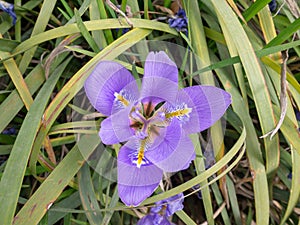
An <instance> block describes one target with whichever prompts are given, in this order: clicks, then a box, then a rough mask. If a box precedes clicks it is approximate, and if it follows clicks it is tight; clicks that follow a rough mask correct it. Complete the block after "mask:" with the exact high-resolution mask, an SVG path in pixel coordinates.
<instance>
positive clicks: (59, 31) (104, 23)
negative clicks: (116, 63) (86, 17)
mask: <svg viewBox="0 0 300 225" xmlns="http://www.w3.org/2000/svg"><path fill="white" fill-rule="evenodd" d="M131 21H132V22H133V26H134V27H136V28H144V29H151V30H159V31H164V32H167V33H170V34H173V35H175V36H177V35H178V33H177V32H176V30H174V29H172V28H170V27H169V25H168V24H165V23H161V22H157V21H153V20H143V19H134V18H132V19H131ZM84 25H85V27H86V28H87V29H88V31H95V30H104V29H118V28H129V25H127V24H126V23H124V24H120V21H119V20H118V19H103V20H93V21H87V22H84ZM78 32H80V31H79V29H78V27H77V25H76V24H68V25H65V26H62V27H58V28H54V29H52V30H49V31H45V32H43V33H40V34H37V35H35V36H33V37H31V38H29V39H27V40H25V41H23V42H22V43H21V44H20V45H18V47H17V48H16V49H15V50H14V51H13V53H12V56H11V57H13V56H15V55H18V54H21V53H23V52H24V51H26V50H28V49H30V48H32V47H34V46H36V45H38V44H41V43H43V42H45V41H49V40H52V39H55V38H58V37H63V36H67V35H70V34H74V33H78ZM0 62H1V61H0Z"/></svg>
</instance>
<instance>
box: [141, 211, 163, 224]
mask: <svg viewBox="0 0 300 225" xmlns="http://www.w3.org/2000/svg"><path fill="white" fill-rule="evenodd" d="M157 216H159V215H157V214H149V215H146V216H144V217H143V218H141V219H140V220H139V221H138V222H137V224H136V225H157V223H155V222H154V221H155V220H156V217H157Z"/></svg>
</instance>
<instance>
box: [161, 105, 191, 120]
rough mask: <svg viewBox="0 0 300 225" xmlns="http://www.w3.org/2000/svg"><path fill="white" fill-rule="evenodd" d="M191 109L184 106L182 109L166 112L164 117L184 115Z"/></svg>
mask: <svg viewBox="0 0 300 225" xmlns="http://www.w3.org/2000/svg"><path fill="white" fill-rule="evenodd" d="M191 111H192V109H191V108H184V109H179V110H176V111H173V112H170V113H166V118H167V119H169V118H172V117H175V116H184V115H188V114H189V113H190V112H191Z"/></svg>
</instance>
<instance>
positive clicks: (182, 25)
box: [168, 9, 188, 33]
mask: <svg viewBox="0 0 300 225" xmlns="http://www.w3.org/2000/svg"><path fill="white" fill-rule="evenodd" d="M168 23H169V25H170V27H172V28H175V29H176V30H177V31H178V32H180V31H182V32H185V33H187V26H188V19H187V17H186V13H185V11H184V10H183V9H179V10H178V12H177V13H176V14H175V16H173V17H172V18H170V19H169V20H168Z"/></svg>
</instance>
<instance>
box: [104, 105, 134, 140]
mask: <svg viewBox="0 0 300 225" xmlns="http://www.w3.org/2000/svg"><path fill="white" fill-rule="evenodd" d="M130 108H131V107H127V108H125V109H123V110H121V111H119V112H117V113H115V114H113V115H111V116H110V117H108V118H106V119H104V120H103V121H102V122H101V127H100V131H99V136H100V138H101V140H102V142H103V143H104V144H106V145H112V144H116V143H119V142H124V141H127V140H129V139H130V138H131V137H132V136H133V135H134V131H133V130H132V129H131V128H130V122H129V118H128V115H129V111H130Z"/></svg>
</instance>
